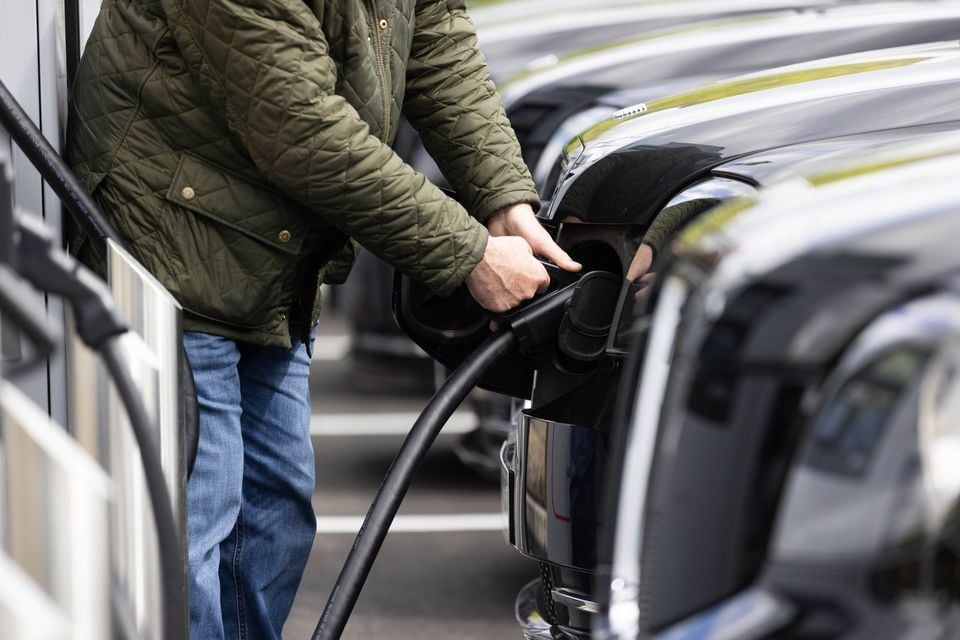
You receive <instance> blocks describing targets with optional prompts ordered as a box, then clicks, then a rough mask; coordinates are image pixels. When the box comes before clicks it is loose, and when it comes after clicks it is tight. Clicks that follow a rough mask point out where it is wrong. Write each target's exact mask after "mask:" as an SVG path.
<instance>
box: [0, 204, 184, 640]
mask: <svg viewBox="0 0 960 640" xmlns="http://www.w3.org/2000/svg"><path fill="white" fill-rule="evenodd" d="M14 220H15V225H14V226H15V227H16V229H17V233H18V243H17V245H16V251H15V257H16V261H15V266H16V270H17V272H18V273H19V274H20V276H21V277H23V278H24V279H25V280H27V281H29V282H30V283H31V284H33V285H34V286H35V287H37V288H38V289H41V290H44V291H48V292H50V293H53V294H57V295H60V296H62V297H63V298H64V299H66V300H67V301H68V302H69V303H70V305H71V308H72V309H73V314H74V318H75V324H76V327H77V333H78V334H79V335H80V338H81V339H82V340H83V342H84V343H85V344H86V345H87V346H89V347H90V348H91V349H93V350H94V351H97V352H98V353H99V354H100V356H101V357H102V358H103V361H104V363H105V364H106V367H107V370H108V371H109V373H110V376H111V377H112V378H113V381H114V384H115V386H116V389H117V392H118V394H119V395H120V400H121V401H122V402H123V406H124V409H125V410H126V412H127V415H128V416H129V418H130V426H131V429H132V430H133V434H134V437H135V438H136V441H137V448H138V450H139V452H140V460H141V462H142V465H143V470H144V476H145V478H146V483H147V492H148V494H149V497H150V505H151V507H152V509H153V518H154V522H155V526H156V528H157V544H158V547H159V556H160V572H161V590H162V606H163V629H164V631H163V634H162V636H161V637H164V638H176V637H180V636H181V635H182V634H183V633H185V632H186V629H187V611H186V601H187V592H186V582H185V576H184V572H183V557H184V556H183V551H182V549H181V546H180V535H179V533H178V527H177V520H176V518H175V517H174V514H173V503H172V501H171V499H170V492H169V491H168V489H167V484H166V480H165V478H164V475H163V466H162V464H161V459H160V451H159V447H158V445H157V442H156V436H155V432H156V429H155V428H154V427H155V425H154V424H153V421H152V420H151V419H150V416H149V414H148V413H147V410H146V407H145V406H144V403H143V399H142V398H141V397H140V392H139V390H138V388H137V386H136V384H135V383H134V381H133V378H132V377H131V375H130V371H129V369H128V368H127V366H126V364H125V362H124V354H123V349H122V347H121V345H120V338H121V336H122V335H123V334H125V333H127V331H128V328H127V324H126V322H125V321H124V319H123V318H122V317H121V316H120V314H119V312H118V311H117V309H116V307H115V305H114V304H113V298H112V297H111V294H110V289H109V288H108V287H107V285H106V283H105V282H104V281H103V280H101V279H100V278H99V277H98V276H97V275H96V274H95V273H93V272H92V271H90V270H89V269H87V268H86V267H85V266H83V265H82V264H80V263H79V262H78V261H77V260H76V259H74V258H73V257H72V256H71V255H69V254H68V253H66V252H64V251H62V250H61V249H59V248H58V247H57V246H56V243H55V240H54V237H53V235H52V234H51V233H50V231H49V230H48V229H47V228H46V227H45V226H44V225H43V223H42V222H41V221H40V220H39V219H37V218H34V217H33V216H14ZM25 326H29V323H28V324H26V325H25Z"/></svg>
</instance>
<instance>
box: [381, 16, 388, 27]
mask: <svg viewBox="0 0 960 640" xmlns="http://www.w3.org/2000/svg"><path fill="white" fill-rule="evenodd" d="M380 28H381V29H386V28H387V21H386V20H384V19H382V18H381V20H380Z"/></svg>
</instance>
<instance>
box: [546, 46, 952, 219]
mask: <svg viewBox="0 0 960 640" xmlns="http://www.w3.org/2000/svg"><path fill="white" fill-rule="evenodd" d="M958 59H960V46H958V45H957V43H956V42H948V43H936V44H928V45H920V46H911V47H901V48H897V49H887V50H882V51H874V52H867V53H861V54H853V55H848V56H840V57H835V58H828V59H824V60H818V61H815V62H810V63H804V64H799V65H792V66H789V67H781V68H778V69H773V70H769V71H764V72H761V73H757V74H750V75H746V76H741V77H738V78H734V79H731V80H727V81H723V82H719V83H715V84H712V85H707V86H705V87H701V88H698V89H696V90H694V91H690V92H687V93H681V94H674V95H672V96H670V97H667V98H663V99H659V100H655V101H653V102H650V103H648V104H646V105H644V106H643V107H640V108H638V109H637V111H638V112H639V111H642V112H640V113H639V114H638V115H632V116H626V117H625V118H623V119H620V120H617V119H609V120H607V121H604V122H603V123H601V124H600V125H597V126H595V127H593V128H592V129H589V130H587V131H586V132H585V133H584V134H583V135H582V136H581V137H580V138H579V140H580V143H579V145H578V146H577V147H575V148H571V149H568V157H570V158H573V160H572V161H570V162H569V165H568V167H567V170H566V171H565V173H564V175H563V176H562V177H561V180H560V182H559V184H558V187H557V189H556V191H555V193H554V198H553V200H552V202H551V204H550V206H549V207H548V208H547V210H546V212H545V213H544V215H545V217H546V218H548V219H552V220H555V221H562V220H563V219H569V218H576V219H580V220H585V221H589V222H605V223H624V222H629V223H635V224H637V223H643V222H644V221H646V220H648V219H649V218H650V216H651V215H652V214H653V213H654V212H656V211H659V210H660V208H662V206H663V205H664V204H665V203H666V202H667V201H668V200H669V199H670V198H671V196H672V195H673V194H675V193H676V192H677V191H678V190H679V189H680V188H682V187H684V186H685V185H687V184H690V183H692V182H695V181H696V180H698V179H699V178H702V177H703V176H704V175H706V174H708V173H709V172H711V171H712V170H714V169H716V168H718V167H720V166H721V165H727V164H728V163H731V162H733V161H735V160H740V159H743V158H745V157H746V156H749V155H751V154H757V153H761V152H768V151H771V150H774V149H777V148H781V147H785V146H790V145H797V144H801V143H809V142H814V141H818V140H827V139H832V138H840V137H844V136H855V135H860V134H866V133H869V132H875V131H882V130H887V129H903V128H909V127H930V126H940V127H943V128H951V125H950V123H955V122H957V121H958V120H960V105H958V104H957V102H956V99H955V97H956V94H957V90H958V88H960V87H958V84H960V65H958V64H957V62H958ZM921 105H922V108H921Z"/></svg>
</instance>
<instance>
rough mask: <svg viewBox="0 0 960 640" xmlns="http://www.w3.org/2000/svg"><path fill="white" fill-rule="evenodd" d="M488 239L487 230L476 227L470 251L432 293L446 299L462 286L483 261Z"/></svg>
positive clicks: (482, 227)
mask: <svg viewBox="0 0 960 640" xmlns="http://www.w3.org/2000/svg"><path fill="white" fill-rule="evenodd" d="M489 237H490V234H489V233H487V228H486V227H484V226H482V225H479V224H478V225H477V226H476V234H475V236H474V238H473V241H472V242H471V246H470V251H469V253H468V254H467V256H466V257H465V258H464V259H463V260H462V261H461V262H460V264H458V265H457V266H456V267H455V268H454V271H453V274H451V276H450V277H449V278H447V280H446V281H444V282H443V284H441V285H440V286H439V287H438V288H436V289H434V293H436V294H437V295H439V296H441V297H444V298H447V297H449V296H451V295H452V294H453V292H454V291H456V290H457V288H458V287H459V286H460V285H462V284H463V283H464V282H465V281H466V279H467V276H469V275H470V273H471V272H472V271H473V269H474V267H476V266H477V265H478V264H479V263H480V261H481V260H482V259H483V254H484V252H485V251H486V250H487V239H488V238H489Z"/></svg>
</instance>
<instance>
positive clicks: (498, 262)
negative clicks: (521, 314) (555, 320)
mask: <svg viewBox="0 0 960 640" xmlns="http://www.w3.org/2000/svg"><path fill="white" fill-rule="evenodd" d="M549 285H550V276H549V275H547V270H546V269H544V268H543V265H541V264H540V263H539V262H538V261H537V260H536V258H534V257H533V252H532V251H531V249H530V245H528V244H527V241H526V240H524V239H523V238H517V237H512V236H507V237H496V236H490V237H489V238H488V239H487V248H486V250H485V251H484V253H483V259H482V260H480V262H479V263H477V266H476V267H474V269H473V271H471V272H470V275H469V276H467V289H469V290H470V295H472V296H473V297H474V299H475V300H476V301H477V302H479V303H480V306H481V307H483V308H484V309H487V310H488V311H493V312H495V313H503V312H504V311H509V310H510V309H512V308H514V307H515V306H517V305H518V304H520V303H521V302H523V301H524V300H529V299H530V298H532V297H533V296H535V295H536V294H537V293H539V292H541V291H545V290H546V289H547V287H548V286H549Z"/></svg>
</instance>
